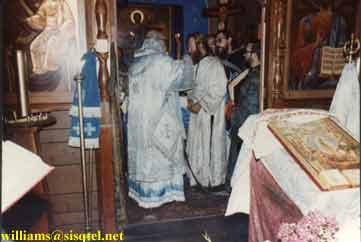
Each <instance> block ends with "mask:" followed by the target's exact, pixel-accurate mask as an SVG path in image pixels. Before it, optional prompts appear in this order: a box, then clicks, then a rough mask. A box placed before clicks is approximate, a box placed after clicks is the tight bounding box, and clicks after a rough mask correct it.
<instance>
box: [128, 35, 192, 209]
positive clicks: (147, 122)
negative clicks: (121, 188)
mask: <svg viewBox="0 0 361 242" xmlns="http://www.w3.org/2000/svg"><path fill="white" fill-rule="evenodd" d="M184 66H185V65H184V62H182V61H175V60H173V59H172V58H170V57H169V56H168V55H167V54H166V53H165V51H164V50H163V49H162V47H161V45H160V44H159V42H158V41H156V40H154V39H146V40H145V41H144V43H143V46H142V48H141V49H139V50H138V51H137V52H136V53H135V59H134V63H133V64H132V65H131V66H130V68H129V108H128V171H129V178H128V186H129V196H130V197H131V198H133V199H134V200H135V201H136V202H137V203H138V204H139V206H141V207H144V208H153V207H159V206H161V205H162V204H164V203H168V202H172V201H185V197H184V188H183V174H184V173H185V162H184V153H183V140H184V138H185V132H184V127H183V124H182V119H181V112H180V106H179V97H178V94H177V92H176V91H174V87H175V86H176V85H175V83H176V84H177V83H180V82H182V80H183V76H184V72H185V71H184V70H185V69H184Z"/></svg>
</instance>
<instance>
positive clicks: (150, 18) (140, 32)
mask: <svg viewBox="0 0 361 242" xmlns="http://www.w3.org/2000/svg"><path fill="white" fill-rule="evenodd" d="M174 8H176V7H171V6H159V5H152V6H151V5H149V6H148V5H136V4H134V5H130V4H129V5H128V6H127V7H125V8H120V9H118V10H119V11H118V39H117V41H118V47H119V48H121V49H122V53H123V61H124V63H126V64H128V63H129V62H130V61H131V60H132V56H133V54H134V51H135V50H136V49H138V48H140V47H141V45H142V43H143V40H144V38H145V35H146V33H147V31H148V30H150V29H155V30H159V31H161V32H162V33H163V35H164V37H165V38H166V43H168V46H167V51H168V52H169V53H171V52H172V51H173V39H172V36H173V35H172V31H173V28H172V27H173V26H172V25H173V24H172V18H173V16H174V12H175V10H174ZM173 38H174V36H173Z"/></svg>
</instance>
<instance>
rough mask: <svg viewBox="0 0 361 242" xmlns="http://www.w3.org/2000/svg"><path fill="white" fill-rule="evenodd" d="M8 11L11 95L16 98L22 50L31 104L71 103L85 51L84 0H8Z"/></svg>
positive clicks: (9, 97) (10, 98)
mask: <svg viewBox="0 0 361 242" xmlns="http://www.w3.org/2000/svg"><path fill="white" fill-rule="evenodd" d="M5 13H6V14H5V16H4V19H5V23H8V24H7V25H5V27H4V28H5V29H4V31H5V35H4V36H5V51H4V52H5V58H4V59H5V64H6V65H5V66H6V71H5V72H6V73H5V75H6V77H7V80H8V81H7V82H6V83H5V93H7V94H8V95H7V98H6V99H7V100H6V101H7V102H8V103H14V102H16V99H15V98H14V97H15V96H16V94H17V92H18V68H19V63H18V62H19V60H18V59H17V58H16V55H17V54H16V53H19V51H21V52H22V53H23V56H24V58H23V60H24V66H25V70H24V75H25V79H26V82H27V83H26V84H27V90H28V91H29V92H30V94H29V97H30V104H38V103H41V104H42V103H44V104H45V103H46V104H50V103H70V102H71V91H72V85H73V83H74V82H73V78H74V75H75V74H77V73H78V72H79V71H80V68H81V56H82V55H83V54H84V53H85V51H86V41H85V39H86V37H85V17H84V16H85V5H84V0H29V1H25V0H13V1H6V3H5ZM10 23H11V24H10Z"/></svg>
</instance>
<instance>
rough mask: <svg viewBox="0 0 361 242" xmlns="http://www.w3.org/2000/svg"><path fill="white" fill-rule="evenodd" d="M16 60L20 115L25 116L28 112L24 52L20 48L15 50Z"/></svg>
mask: <svg viewBox="0 0 361 242" xmlns="http://www.w3.org/2000/svg"><path fill="white" fill-rule="evenodd" d="M16 62H17V67H18V79H19V98H20V116H21V117H27V116H28V114H29V109H28V108H29V107H28V105H29V103H28V95H27V91H26V80H25V62H24V52H23V51H22V50H16Z"/></svg>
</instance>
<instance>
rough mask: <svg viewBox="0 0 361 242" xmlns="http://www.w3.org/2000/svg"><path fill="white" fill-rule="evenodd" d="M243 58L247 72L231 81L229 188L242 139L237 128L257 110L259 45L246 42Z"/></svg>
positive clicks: (227, 182) (227, 183)
mask: <svg viewBox="0 0 361 242" xmlns="http://www.w3.org/2000/svg"><path fill="white" fill-rule="evenodd" d="M244 58H245V60H246V61H247V64H248V66H249V71H248V74H247V76H246V77H245V78H243V79H242V80H240V81H239V82H238V83H236V84H234V85H233V83H231V85H230V86H231V88H230V90H229V93H230V94H231V95H230V99H231V101H232V102H233V103H234V105H233V107H232V111H231V132H230V133H231V147H230V152H229V159H228V169H227V176H226V189H227V190H230V181H231V178H232V175H233V170H234V167H235V165H236V162H237V158H238V154H239V151H240V149H241V145H242V140H241V139H240V138H239V137H238V129H239V128H240V127H241V125H242V124H243V123H244V121H246V119H247V118H248V116H249V115H251V114H255V113H258V112H259V78H260V45H259V43H248V44H247V46H246V51H245V53H244Z"/></svg>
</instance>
